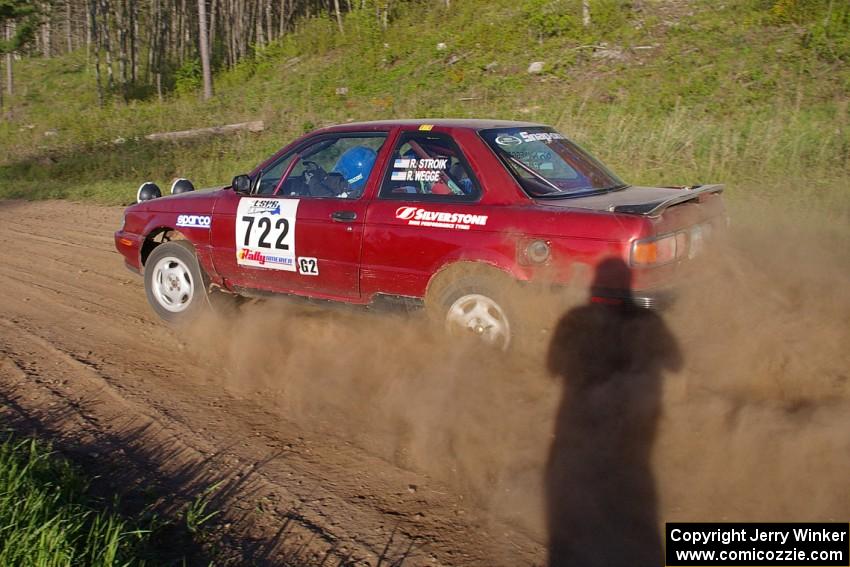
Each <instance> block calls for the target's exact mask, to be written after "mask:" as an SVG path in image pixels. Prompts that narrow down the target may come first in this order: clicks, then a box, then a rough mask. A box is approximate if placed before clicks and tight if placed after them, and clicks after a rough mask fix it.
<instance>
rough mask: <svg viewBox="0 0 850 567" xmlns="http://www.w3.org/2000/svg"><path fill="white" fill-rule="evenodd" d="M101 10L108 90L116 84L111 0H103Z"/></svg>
mask: <svg viewBox="0 0 850 567" xmlns="http://www.w3.org/2000/svg"><path fill="white" fill-rule="evenodd" d="M100 7H101V11H102V12H103V14H102V16H103V17H102V26H103V28H102V29H101V34H100V35H101V38H102V43H103V49H104V50H105V51H106V86H107V89H108V90H110V91H111V90H112V88H113V87H114V85H115V78H114V77H113V74H112V38H111V37H110V36H111V34H110V33H109V28H110V25H109V0H101V4H100Z"/></svg>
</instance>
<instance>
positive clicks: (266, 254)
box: [236, 198, 298, 272]
mask: <svg viewBox="0 0 850 567" xmlns="http://www.w3.org/2000/svg"><path fill="white" fill-rule="evenodd" d="M297 212H298V200H297V199H255V198H244V199H242V200H241V201H239V207H238V209H237V210H236V263H237V264H239V265H240V266H254V267H257V268H269V269H272V270H286V271H288V272H294V271H295V270H296V266H295V218H296V214H297Z"/></svg>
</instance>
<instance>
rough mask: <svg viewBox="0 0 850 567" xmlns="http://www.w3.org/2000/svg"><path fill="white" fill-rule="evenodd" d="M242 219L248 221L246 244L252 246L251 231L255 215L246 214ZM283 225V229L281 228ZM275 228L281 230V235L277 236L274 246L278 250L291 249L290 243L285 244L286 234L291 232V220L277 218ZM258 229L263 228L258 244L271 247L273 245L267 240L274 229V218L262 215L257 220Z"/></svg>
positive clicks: (261, 246) (262, 246)
mask: <svg viewBox="0 0 850 567" xmlns="http://www.w3.org/2000/svg"><path fill="white" fill-rule="evenodd" d="M242 220H243V221H245V222H247V223H248V230H246V231H245V243H244V245H245V246H250V242H251V231H252V230H253V228H254V221H255V220H256V219H255V218H254V217H253V216H250V215H245V216H244V217H242ZM281 227H282V228H283V230H281ZM274 228H275V230H280V235H279V236H278V237H277V240H276V241H275V244H274V247H275V248H276V249H277V250H289V244H284V243H283V239H284V238H286V235H287V234H289V220H287V219H277V221H276V222H275V223H274ZM257 229H259V230H262V231H263V232H262V233H261V234H260V239H259V240H258V241H257V246H259V247H260V248H271V247H272V245H271V243H269V242H266V238H267V237H268V235H269V232H271V230H272V219H270V218H268V217H260V219H259V220H257Z"/></svg>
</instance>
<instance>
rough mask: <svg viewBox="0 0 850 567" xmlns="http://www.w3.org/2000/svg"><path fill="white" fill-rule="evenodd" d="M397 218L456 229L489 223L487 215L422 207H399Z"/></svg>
mask: <svg viewBox="0 0 850 567" xmlns="http://www.w3.org/2000/svg"><path fill="white" fill-rule="evenodd" d="M395 218H397V219H399V220H403V221H407V224H408V226H427V227H432V228H453V229H456V230H469V229H470V227H472V226H486V225H487V215H469V214H464V213H448V212H445V211H429V210H427V209H423V208H421V207H399V208H398V209H396V211H395Z"/></svg>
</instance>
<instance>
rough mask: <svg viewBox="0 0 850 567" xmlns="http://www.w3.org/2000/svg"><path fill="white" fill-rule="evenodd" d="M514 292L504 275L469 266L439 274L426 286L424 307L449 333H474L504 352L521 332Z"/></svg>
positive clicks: (478, 337)
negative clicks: (426, 295)
mask: <svg viewBox="0 0 850 567" xmlns="http://www.w3.org/2000/svg"><path fill="white" fill-rule="evenodd" d="M517 292H518V287H517V285H516V284H515V283H514V282H512V281H511V280H510V279H509V278H508V277H507V276H506V275H502V274H501V273H500V272H497V271H496V270H494V269H487V268H475V267H471V268H469V269H464V270H457V271H453V272H452V273H447V274H443V275H441V276H439V279H438V280H436V281H435V282H434V284H433V285H432V287H431V289H429V290H428V298H427V299H426V308H427V310H428V316H429V318H430V319H431V321H432V323H433V324H434V325H436V326H437V327H438V328H441V329H442V330H443V331H444V332H445V333H446V334H447V335H448V336H449V337H451V338H455V337H457V338H461V337H463V336H470V337H475V338H477V339H478V340H480V341H481V342H482V343H484V344H485V345H486V346H488V347H491V348H494V349H496V350H500V351H503V352H505V351H508V350H509V349H511V348H513V347H514V345H515V344H516V343H517V339H518V337H519V336H520V335H521V330H520V329H521V321H520V319H519V316H518V315H517V309H516V306H515V303H516V297H515V294H516V293H517Z"/></svg>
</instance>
